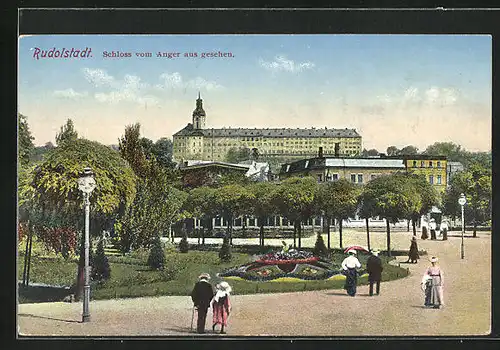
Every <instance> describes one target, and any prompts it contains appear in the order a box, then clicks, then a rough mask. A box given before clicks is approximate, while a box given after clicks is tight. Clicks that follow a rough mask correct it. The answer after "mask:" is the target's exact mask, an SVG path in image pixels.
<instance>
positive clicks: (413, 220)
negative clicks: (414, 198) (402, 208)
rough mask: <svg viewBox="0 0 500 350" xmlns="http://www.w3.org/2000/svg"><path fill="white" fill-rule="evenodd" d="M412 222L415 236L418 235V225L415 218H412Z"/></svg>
mask: <svg viewBox="0 0 500 350" xmlns="http://www.w3.org/2000/svg"><path fill="white" fill-rule="evenodd" d="M411 224H412V226H413V236H417V225H416V224H415V219H411Z"/></svg>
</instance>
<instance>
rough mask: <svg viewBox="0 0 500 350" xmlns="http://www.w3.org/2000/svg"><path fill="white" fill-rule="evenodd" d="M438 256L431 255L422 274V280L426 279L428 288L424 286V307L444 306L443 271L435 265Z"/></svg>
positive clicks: (436, 307) (437, 307)
mask: <svg viewBox="0 0 500 350" xmlns="http://www.w3.org/2000/svg"><path fill="white" fill-rule="evenodd" d="M437 263H438V258H437V257H435V256H433V257H432V258H431V266H429V267H428V268H427V270H426V271H425V274H424V278H423V279H422V281H424V280H428V282H427V283H428V284H429V285H428V288H426V297H425V303H424V305H425V306H426V307H433V308H435V309H439V308H440V307H441V306H444V300H443V285H444V278H443V271H442V270H441V269H440V268H439V266H438V265H437Z"/></svg>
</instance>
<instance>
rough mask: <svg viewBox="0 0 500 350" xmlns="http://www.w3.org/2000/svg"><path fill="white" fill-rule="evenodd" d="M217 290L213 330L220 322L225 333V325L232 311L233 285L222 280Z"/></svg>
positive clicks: (214, 300)
mask: <svg viewBox="0 0 500 350" xmlns="http://www.w3.org/2000/svg"><path fill="white" fill-rule="evenodd" d="M216 289H217V292H216V293H215V296H214V299H213V300H212V310H213V326H212V330H213V331H214V332H215V326H216V325H218V324H220V325H221V329H220V333H221V334H225V333H226V332H224V327H226V326H227V319H228V317H229V313H230V312H231V302H230V300H229V295H230V293H231V291H232V289H231V286H230V285H229V284H228V283H227V282H221V283H219V284H218V285H217V286H216Z"/></svg>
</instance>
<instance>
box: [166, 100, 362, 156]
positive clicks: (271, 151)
mask: <svg viewBox="0 0 500 350" xmlns="http://www.w3.org/2000/svg"><path fill="white" fill-rule="evenodd" d="M192 118H193V119H192V123H189V124H187V125H186V126H185V127H184V128H183V129H181V130H179V131H178V132H176V133H175V134H174V135H173V160H174V161H175V162H184V161H186V160H190V159H198V160H211V161H224V160H225V158H226V155H227V154H228V152H229V150H230V149H235V150H238V149H241V148H247V149H250V150H251V151H252V152H256V153H257V154H259V155H260V156H262V157H265V158H272V157H276V158H282V157H299V158H306V157H313V156H314V155H315V154H316V152H317V150H318V148H319V147H322V148H323V150H324V154H325V155H333V154H335V151H337V154H339V155H341V156H343V157H355V156H357V155H359V154H360V153H361V149H362V148H361V136H360V135H359V134H358V133H357V132H356V129H328V128H324V129H317V128H311V129H291V128H265V129H262V128H260V129H258V128H253V129H251V128H222V129H214V128H206V126H205V123H206V113H205V110H204V109H203V100H202V99H201V97H200V94H199V93H198V99H197V100H196V108H195V110H194V111H193V115H192Z"/></svg>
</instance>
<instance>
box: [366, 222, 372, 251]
mask: <svg viewBox="0 0 500 350" xmlns="http://www.w3.org/2000/svg"><path fill="white" fill-rule="evenodd" d="M365 222H366V244H367V245H368V251H370V250H371V249H370V225H369V224H368V218H365Z"/></svg>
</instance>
